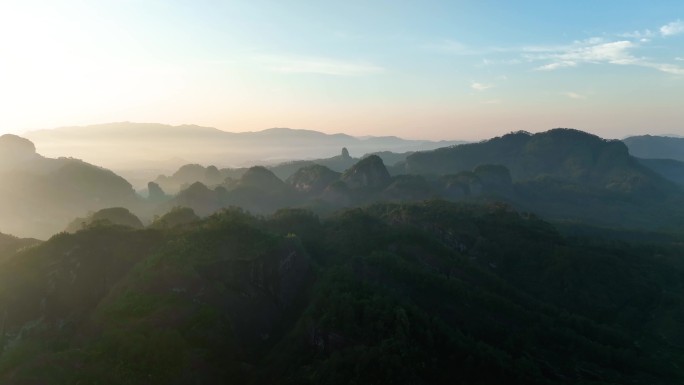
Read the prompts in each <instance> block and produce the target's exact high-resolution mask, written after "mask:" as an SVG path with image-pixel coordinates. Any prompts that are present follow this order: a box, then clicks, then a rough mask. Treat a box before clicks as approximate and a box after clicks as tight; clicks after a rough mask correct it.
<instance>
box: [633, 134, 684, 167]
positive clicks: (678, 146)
mask: <svg viewBox="0 0 684 385" xmlns="http://www.w3.org/2000/svg"><path fill="white" fill-rule="evenodd" d="M622 141H623V142H624V143H625V144H626V145H627V147H628V148H629V153H630V154H632V155H634V156H636V157H639V158H647V159H674V160H679V161H684V138H682V137H671V136H656V135H641V136H631V137H629V138H625V139H623V140H622Z"/></svg>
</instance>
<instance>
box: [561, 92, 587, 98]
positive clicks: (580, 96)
mask: <svg viewBox="0 0 684 385" xmlns="http://www.w3.org/2000/svg"><path fill="white" fill-rule="evenodd" d="M563 95H565V96H567V97H569V98H570V99H578V100H579V99H586V98H587V97H586V96H584V95H582V94H578V93H577V92H564V93H563Z"/></svg>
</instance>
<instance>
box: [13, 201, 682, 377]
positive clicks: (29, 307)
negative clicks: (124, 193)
mask: <svg viewBox="0 0 684 385" xmlns="http://www.w3.org/2000/svg"><path fill="white" fill-rule="evenodd" d="M189 214H191V212H189V211H188V210H187V209H176V210H173V211H172V212H170V213H169V214H168V215H169V218H166V219H163V218H159V219H158V221H159V223H160V224H158V225H155V226H150V227H149V228H139V229H135V228H132V227H125V226H121V225H114V224H112V223H111V222H108V221H100V222H94V223H92V224H89V225H86V226H85V227H84V228H83V229H81V230H79V231H77V232H76V233H74V234H67V233H61V234H57V235H55V236H53V237H52V238H50V239H49V240H48V241H46V242H44V243H42V244H40V245H37V246H32V247H24V248H23V249H20V250H19V251H18V252H16V253H12V252H10V253H9V255H7V254H6V255H3V257H2V259H3V260H4V262H3V264H2V269H1V270H0V307H1V308H2V309H3V314H4V315H3V322H2V330H3V339H2V342H1V343H2V355H1V356H0V378H2V383H4V384H26V383H41V384H76V383H92V384H95V383H97V384H122V383H126V384H206V383H225V382H233V381H235V382H238V381H239V382H241V383H254V384H263V383H288V384H302V383H305V384H306V383H311V384H314V383H315V384H353V383H358V384H369V383H397V384H402V383H405V384H420V383H425V384H439V383H445V384H446V383H449V384H452V383H501V381H505V382H506V383H521V384H523V383H524V384H549V383H588V384H589V383H591V384H611V383H612V384H622V383H643V384H672V383H676V382H678V379H679V380H681V379H682V378H684V377H682V376H683V375H684V373H682V369H681V366H682V364H684V355H682V347H683V346H684V333H683V332H682V331H684V328H682V325H683V322H684V307H683V304H682V303H681V298H682V295H683V294H684V285H683V284H684V262H683V261H682V260H681V255H682V252H683V251H684V249H683V246H682V242H681V241H682V239H681V238H680V237H677V236H674V235H669V236H666V235H661V236H660V238H658V237H655V236H653V237H651V238H649V237H645V238H644V239H643V240H639V241H631V242H626V241H621V240H617V238H619V237H617V236H611V235H610V234H602V235H601V236H592V237H587V236H577V235H574V234H572V233H573V232H575V233H576V232H577V229H574V230H572V231H570V230H568V231H566V232H563V231H561V230H558V229H556V228H554V226H552V225H551V224H549V223H548V222H545V221H542V220H540V219H538V218H537V217H536V216H535V215H533V214H529V213H519V212H516V211H515V210H513V209H511V208H510V207H509V206H506V205H503V204H489V205H472V204H456V203H449V202H445V201H428V202H425V203H416V204H375V205H371V206H368V207H367V208H363V209H362V208H356V209H349V210H344V211H341V212H338V213H337V214H335V215H332V216H330V217H327V218H325V219H321V218H319V217H317V216H316V215H314V214H313V213H311V212H310V211H306V210H301V209H288V210H281V211H278V212H277V213H275V214H273V215H270V216H267V217H255V216H252V215H249V214H248V213H246V212H244V211H242V210H240V209H237V208H233V209H226V210H224V211H221V212H219V213H217V214H214V215H212V216H210V217H208V218H207V219H203V220H200V219H198V218H196V217H194V216H192V215H189ZM172 217H176V218H177V219H176V220H175V221H174V223H173V224H170V219H171V218H172ZM178 218H184V219H178ZM164 222H166V223H164ZM663 237H664V238H663ZM6 253H7V252H6Z"/></svg>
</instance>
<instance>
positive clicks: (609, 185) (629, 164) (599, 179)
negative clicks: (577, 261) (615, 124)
mask: <svg viewBox="0 0 684 385" xmlns="http://www.w3.org/2000/svg"><path fill="white" fill-rule="evenodd" d="M481 164H498V165H503V166H505V167H506V168H507V169H508V170H509V171H510V174H511V177H512V179H513V180H514V181H525V180H534V179H538V178H545V177H548V178H553V179H555V180H558V181H562V182H570V183H575V184H579V185H582V186H588V187H593V188H600V189H607V190H613V191H620V192H641V193H645V194H648V193H669V192H672V191H674V189H673V186H672V185H671V184H670V183H667V182H666V181H664V180H663V179H662V178H661V177H659V176H658V175H656V174H655V173H654V172H652V171H651V170H650V169H648V168H646V167H644V166H642V165H641V164H640V163H639V161H638V160H637V159H635V158H634V157H632V156H630V155H629V153H628V150H627V147H626V146H625V144H624V143H622V142H620V141H617V140H605V139H601V138H599V137H598V136H595V135H591V134H588V133H585V132H582V131H579V130H573V129H554V130H550V131H546V132H542V133H538V134H530V133H527V132H516V133H511V134H507V135H504V136H502V137H497V138H494V139H490V140H487V141H483V142H480V143H470V144H464V145H458V146H453V147H447V148H442V149H438V150H434V151H427V152H419V153H415V154H412V155H409V156H408V157H407V159H406V163H405V165H404V170H405V172H407V173H417V174H432V175H447V174H454V173H458V172H462V171H471V170H473V169H475V167H477V166H479V165H481Z"/></svg>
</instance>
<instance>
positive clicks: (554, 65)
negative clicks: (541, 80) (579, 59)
mask: <svg viewBox="0 0 684 385" xmlns="http://www.w3.org/2000/svg"><path fill="white" fill-rule="evenodd" d="M565 67H577V63H576V62H574V61H558V62H555V63H549V64H544V65H543V66H539V67H537V68H535V70H536V71H553V70H557V69H559V68H565Z"/></svg>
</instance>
